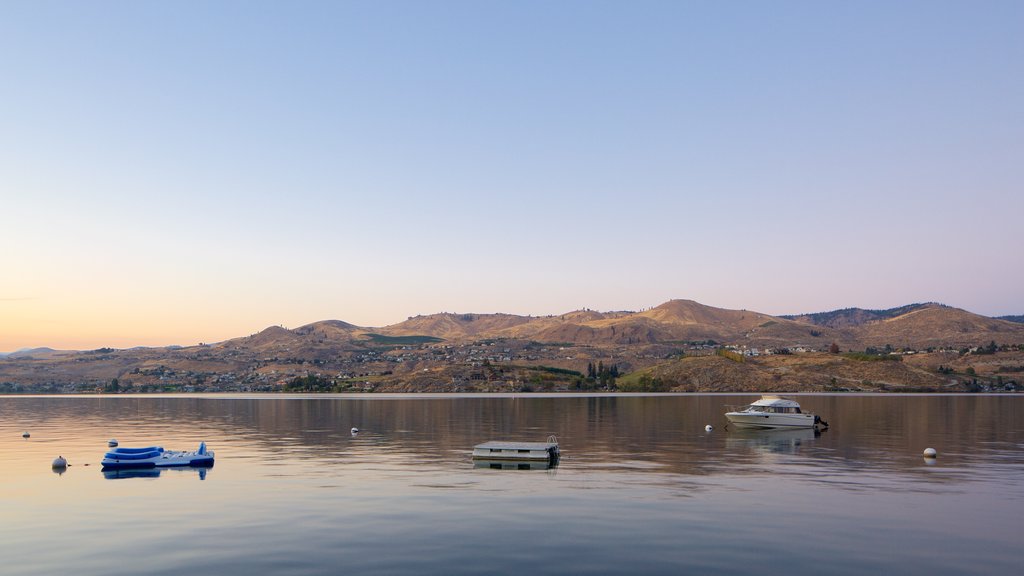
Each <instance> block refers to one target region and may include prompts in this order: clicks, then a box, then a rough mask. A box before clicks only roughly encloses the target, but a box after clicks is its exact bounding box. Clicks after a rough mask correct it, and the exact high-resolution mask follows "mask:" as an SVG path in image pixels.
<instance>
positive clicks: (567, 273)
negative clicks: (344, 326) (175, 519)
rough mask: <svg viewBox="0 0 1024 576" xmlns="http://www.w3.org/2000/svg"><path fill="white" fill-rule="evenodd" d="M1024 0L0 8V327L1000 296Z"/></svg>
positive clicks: (95, 341) (27, 339)
mask: <svg viewBox="0 0 1024 576" xmlns="http://www.w3.org/2000/svg"><path fill="white" fill-rule="evenodd" d="M1022 215H1024V3H1022V2H1018V1H1008V2H1000V1H995V0H993V1H986V2H983V3H977V2H969V1H963V2H943V1H922V2H915V1H905V2H887V1H877V2H876V1H863V2H819V1H797V2H793V1H782V0H780V1H777V2H760V1H757V2H755V1H730V2H711V1H707V2H704V1H682V0H680V1H667V2H653V1H643V0H640V1H629V2H625V1H620V2H603V1H597V0H587V1H571V0H566V1H559V2H549V1H517V2H479V1H465V2H447V1H440V0H438V1H431V2H422V1H406V2H401V1H389V0H383V1H374V2H344V1H331V2H311V1H297V2H258V1H251V0H246V1H239V2H234V1H219V2H197V1H186V2H102V1H101V2H88V3H86V2H74V1H69V2H52V1H45V0H44V1H34V2H3V3H0V246H2V249H3V260H2V263H0V351H13V350H17V349H20V348H27V347H38V346H49V347H53V348H58V349H92V348H98V347H101V346H112V347H118V348H123V347H131V346H163V345H171V344H177V345H192V344H197V343H199V342H216V341H220V340H224V339H228V338H233V337H238V336H247V335H249V334H252V333H255V332H258V331H260V330H262V329H264V328H266V327H268V326H271V325H282V326H285V327H287V328H295V327H298V326H301V325H303V324H307V323H310V322H315V321H319V320H327V319H339V320H345V321H347V322H351V323H353V324H358V325H361V326H384V325H389V324H393V323H396V322H400V321H402V320H405V319H406V318H407V317H409V316H415V315H417V314H432V313H437V312H475V313H491V312H506V313H512V314H523V315H531V314H532V315H547V314H559V313H563V312H567V311H570V310H576V309H581V308H590V309H595V310H640V309H643V308H647V307H651V306H657V305H658V304H661V303H663V302H665V301H667V300H670V299H673V298H686V299H693V300H696V301H698V302H701V303H704V304H708V305H712V306H717V307H722V308H733V309H749V310H756V311H759V312H764V313H767V314H792V313H801V312H817V311H825V310H833V309H837V308H846V307H861V308H872V309H879V308H890V307H895V306H900V305H904V304H909V303H913V302H926V301H937V302H942V303H944V304H948V305H952V306H956V307H959V308H964V309H967V310H970V311H972V312H976V313H979V314H985V315H993V316H995V315H1004V314H1024V250H1022V248H1024V236H1022V228H1021V226H1020V222H1021V216H1022Z"/></svg>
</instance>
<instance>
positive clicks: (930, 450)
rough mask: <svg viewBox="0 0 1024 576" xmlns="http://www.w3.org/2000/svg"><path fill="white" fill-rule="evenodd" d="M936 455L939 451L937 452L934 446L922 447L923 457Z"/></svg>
mask: <svg viewBox="0 0 1024 576" xmlns="http://www.w3.org/2000/svg"><path fill="white" fill-rule="evenodd" d="M938 455H939V453H938V451H936V450H935V448H925V449H924V457H925V458H935V457H936V456H938Z"/></svg>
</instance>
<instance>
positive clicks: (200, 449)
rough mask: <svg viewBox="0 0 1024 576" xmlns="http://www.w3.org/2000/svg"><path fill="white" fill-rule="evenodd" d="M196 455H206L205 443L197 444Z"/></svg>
mask: <svg viewBox="0 0 1024 576" xmlns="http://www.w3.org/2000/svg"><path fill="white" fill-rule="evenodd" d="M196 454H199V455H200V456H202V455H204V454H206V442H200V443H199V450H196Z"/></svg>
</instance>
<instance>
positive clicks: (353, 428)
mask: <svg viewBox="0 0 1024 576" xmlns="http://www.w3.org/2000/svg"><path fill="white" fill-rule="evenodd" d="M352 433H353V434H359V428H356V427H355V426H353V427H352Z"/></svg>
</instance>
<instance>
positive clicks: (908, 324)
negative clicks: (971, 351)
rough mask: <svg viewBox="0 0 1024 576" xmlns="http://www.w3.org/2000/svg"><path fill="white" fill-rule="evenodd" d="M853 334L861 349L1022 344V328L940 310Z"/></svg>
mask: <svg viewBox="0 0 1024 576" xmlns="http://www.w3.org/2000/svg"><path fill="white" fill-rule="evenodd" d="M853 332H854V334H855V335H856V338H857V340H858V341H859V342H860V343H862V345H864V346H885V345H886V344H891V345H893V346H895V347H904V346H907V347H915V348H926V347H929V346H975V345H979V344H985V343H988V342H991V341H993V340H994V341H995V342H997V343H999V344H1021V343H1024V324H1017V323H1014V322H1008V321H1006V320H996V319H993V318H988V317H985V316H979V315H977V314H972V313H970V312H967V311H966V310H961V309H959V308H949V307H940V306H928V307H925V308H922V309H919V310H915V311H913V312H910V313H908V314H904V315H902V316H897V317H895V318H891V319H888V320H883V321H880V322H871V323H868V324H865V325H863V326H860V327H858V328H857V329H855V330H854V331H853Z"/></svg>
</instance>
